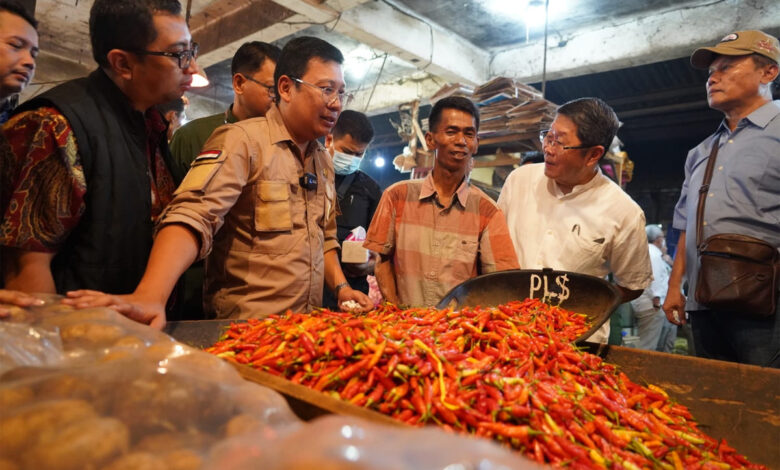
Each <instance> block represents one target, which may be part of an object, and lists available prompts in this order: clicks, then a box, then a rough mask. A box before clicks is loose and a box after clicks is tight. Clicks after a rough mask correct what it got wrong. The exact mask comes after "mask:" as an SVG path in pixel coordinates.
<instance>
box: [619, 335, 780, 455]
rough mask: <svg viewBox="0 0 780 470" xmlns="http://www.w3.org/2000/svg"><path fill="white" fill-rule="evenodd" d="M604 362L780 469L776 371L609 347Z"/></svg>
mask: <svg viewBox="0 0 780 470" xmlns="http://www.w3.org/2000/svg"><path fill="white" fill-rule="evenodd" d="M604 357H605V360H606V361H608V362H611V363H614V364H617V365H619V366H620V368H621V370H623V372H625V373H626V375H628V376H629V377H630V378H631V380H633V381H635V382H637V383H640V384H655V385H658V386H659V387H661V388H663V389H664V390H666V391H667V392H668V393H669V395H670V396H671V397H672V398H674V399H675V400H677V401H678V402H680V403H681V404H683V405H685V406H687V407H688V408H689V409H690V410H691V413H693V416H694V418H695V419H696V421H697V422H698V423H699V427H700V428H701V429H702V430H703V431H704V432H706V433H707V434H709V435H710V436H712V437H715V438H718V439H721V438H723V439H726V440H727V441H728V443H729V445H731V446H732V447H734V448H736V449H737V450H738V451H739V452H740V453H741V454H744V455H746V456H747V457H748V458H749V459H750V460H751V461H753V462H756V463H762V464H764V465H766V466H768V467H769V468H775V469H780V370H776V369H769V368H766V367H756V366H750V365H744V364H736V363H732V362H723V361H714V360H708V359H700V358H697V357H689V356H679V355H673V354H664V353H659V352H654V351H643V350H639V349H633V348H624V347H620V346H610V347H608V348H607V350H606V353H605V356H604Z"/></svg>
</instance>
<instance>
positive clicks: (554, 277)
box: [436, 269, 621, 341]
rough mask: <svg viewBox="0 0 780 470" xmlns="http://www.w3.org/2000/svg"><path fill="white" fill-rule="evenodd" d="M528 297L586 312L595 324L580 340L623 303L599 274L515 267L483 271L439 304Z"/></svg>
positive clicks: (471, 304) (492, 302)
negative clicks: (492, 271)
mask: <svg viewBox="0 0 780 470" xmlns="http://www.w3.org/2000/svg"><path fill="white" fill-rule="evenodd" d="M525 298H531V299H536V298H540V299H542V301H544V302H546V303H549V304H551V305H559V306H561V307H562V308H565V309H567V310H573V311H575V312H578V313H583V314H585V315H587V316H588V322H590V323H591V325H592V326H591V328H590V329H589V330H588V331H586V332H585V333H583V334H582V335H581V336H580V337H579V338H577V341H581V340H583V339H585V338H587V337H589V336H590V335H592V334H593V333H594V332H595V331H596V330H598V329H599V327H601V325H603V324H604V323H605V322H606V321H607V320H609V317H610V316H611V315H612V313H613V312H614V311H615V309H616V308H617V307H618V305H620V303H621V293H620V291H619V290H618V288H617V287H615V286H614V285H612V284H611V283H609V282H607V281H606V280H604V279H601V278H598V277H594V276H588V275H586V274H579V273H574V272H569V271H554V270H552V269H541V270H534V269H516V270H512V271H500V272H496V273H490V274H483V275H481V276H477V277H474V278H471V279H469V280H467V281H465V282H462V283H460V284H458V285H457V286H455V287H454V288H452V290H450V291H449V292H448V293H447V294H446V295H445V296H444V297H443V298H442V299H441V300H440V301H439V303H438V304H437V305H436V307H437V308H447V307H452V308H454V309H459V308H461V307H466V306H468V307H476V306H478V305H481V306H483V307H487V306H493V305H498V304H503V303H507V302H510V301H512V300H522V299H525Z"/></svg>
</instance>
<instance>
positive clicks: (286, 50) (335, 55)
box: [274, 36, 344, 103]
mask: <svg viewBox="0 0 780 470" xmlns="http://www.w3.org/2000/svg"><path fill="white" fill-rule="evenodd" d="M314 58H317V59H320V60H322V61H323V62H337V63H339V64H343V63H344V55H343V54H342V53H341V51H340V50H338V48H337V47H336V46H334V45H333V44H331V43H329V42H327V41H323V40H322V39H320V38H315V37H312V36H301V37H297V38H293V39H291V40H290V42H288V43H287V44H285V46H284V47H283V48H282V53H281V54H279V60H278V61H277V62H276V71H274V87H276V85H277V84H278V83H279V78H281V76H282V75H287V76H288V77H290V78H298V79H300V78H301V77H302V76H303V75H304V74H306V68H307V67H308V66H309V61H310V60H311V59H314ZM295 85H296V86H298V85H299V84H298V83H296V84H295ZM276 102H277V103H278V102H279V93H276Z"/></svg>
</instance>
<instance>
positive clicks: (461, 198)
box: [419, 171, 469, 207]
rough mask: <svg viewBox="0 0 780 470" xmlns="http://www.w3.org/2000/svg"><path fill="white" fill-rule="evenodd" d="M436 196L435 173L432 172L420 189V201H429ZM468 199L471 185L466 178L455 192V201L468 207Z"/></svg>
mask: <svg viewBox="0 0 780 470" xmlns="http://www.w3.org/2000/svg"><path fill="white" fill-rule="evenodd" d="M434 194H436V186H435V185H434V184H433V171H431V172H430V173H428V176H426V177H425V181H423V185H422V188H420V198H419V200H421V201H422V200H423V199H427V198H429V197H431V196H433V195H434ZM468 197H469V183H468V180H467V179H466V178H463V181H461V182H460V186H458V189H457V190H456V191H455V199H457V200H458V202H459V203H460V205H461V206H463V207H466V201H467V200H468ZM453 202H454V200H453Z"/></svg>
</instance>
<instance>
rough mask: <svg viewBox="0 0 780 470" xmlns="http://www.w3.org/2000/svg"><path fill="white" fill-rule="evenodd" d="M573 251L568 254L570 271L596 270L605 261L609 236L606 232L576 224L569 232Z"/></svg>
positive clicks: (586, 271) (585, 271) (587, 271)
mask: <svg viewBox="0 0 780 470" xmlns="http://www.w3.org/2000/svg"><path fill="white" fill-rule="evenodd" d="M569 236H570V237H571V240H572V241H571V245H570V246H571V247H572V251H571V252H570V253H568V254H567V257H568V259H569V263H567V264H569V265H570V266H571V267H570V268H569V269H568V271H575V272H584V273H589V272H594V271H596V270H597V269H598V268H599V267H600V266H602V265H603V264H604V262H605V260H604V251H605V248H604V247H605V246H606V244H607V238H606V236H605V235H604V234H601V233H599V232H594V231H590V230H585V229H582V228H580V227H579V226H576V229H575V230H572V231H571V232H570V233H569Z"/></svg>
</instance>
